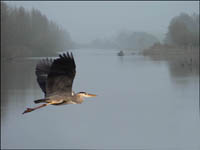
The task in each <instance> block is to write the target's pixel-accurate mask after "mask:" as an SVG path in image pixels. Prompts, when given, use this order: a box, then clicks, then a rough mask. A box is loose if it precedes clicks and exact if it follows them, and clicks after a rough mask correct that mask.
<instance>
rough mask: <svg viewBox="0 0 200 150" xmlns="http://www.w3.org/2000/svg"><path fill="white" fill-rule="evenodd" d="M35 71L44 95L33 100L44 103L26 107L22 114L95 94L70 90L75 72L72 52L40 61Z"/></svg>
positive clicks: (70, 102)
mask: <svg viewBox="0 0 200 150" xmlns="http://www.w3.org/2000/svg"><path fill="white" fill-rule="evenodd" d="M35 73H36V76H37V81H38V84H39V86H40V88H41V89H42V91H43V92H44V95H45V96H44V98H43V99H38V100H35V101H34V102H35V103H36V104H37V103H45V104H43V105H40V106H38V107H35V108H28V109H27V110H26V111H24V112H23V114H24V113H27V112H31V111H33V110H35V109H38V108H41V107H44V106H47V105H49V104H51V105H64V104H81V103H82V102H83V97H93V96H96V95H94V94H88V93H86V92H79V93H74V92H73V91H72V84H73V80H74V77H75V74H76V64H75V61H74V57H73V55H72V53H71V54H69V53H66V54H65V53H63V54H62V55H59V58H57V59H55V60H53V59H48V58H47V59H44V60H42V61H40V62H39V63H38V64H37V66H36V70H35Z"/></svg>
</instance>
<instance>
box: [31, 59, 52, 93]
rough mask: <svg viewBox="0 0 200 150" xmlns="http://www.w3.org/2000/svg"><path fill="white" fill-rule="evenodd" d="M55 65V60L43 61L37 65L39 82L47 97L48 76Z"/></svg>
mask: <svg viewBox="0 0 200 150" xmlns="http://www.w3.org/2000/svg"><path fill="white" fill-rule="evenodd" d="M52 63H53V59H48V58H47V59H43V60H41V61H40V62H39V63H38V64H37V65H36V69H35V74H36V76H37V82H38V84H39V86H40V88H41V89H42V91H43V92H44V94H45V95H46V83H47V76H48V74H49V71H50V67H51V65H52Z"/></svg>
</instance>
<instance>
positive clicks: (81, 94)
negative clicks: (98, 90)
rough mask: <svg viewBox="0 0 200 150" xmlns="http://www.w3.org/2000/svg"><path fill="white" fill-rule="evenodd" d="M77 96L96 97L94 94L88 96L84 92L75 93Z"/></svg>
mask: <svg viewBox="0 0 200 150" xmlns="http://www.w3.org/2000/svg"><path fill="white" fill-rule="evenodd" d="M77 95H78V96H81V97H95V96H97V95H95V94H89V93H86V92H79V93H77Z"/></svg>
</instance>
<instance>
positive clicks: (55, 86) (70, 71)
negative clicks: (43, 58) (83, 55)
mask: <svg viewBox="0 0 200 150" xmlns="http://www.w3.org/2000/svg"><path fill="white" fill-rule="evenodd" d="M75 74H76V64H75V61H74V57H73V55H72V53H71V54H69V53H68V52H67V53H63V54H62V55H61V54H60V55H59V58H57V59H55V60H54V61H53V63H52V65H51V68H50V71H49V74H48V77H47V95H51V94H52V93H57V94H61V93H65V94H67V93H68V94H70V95H71V94H72V84H73V80H74V77H75Z"/></svg>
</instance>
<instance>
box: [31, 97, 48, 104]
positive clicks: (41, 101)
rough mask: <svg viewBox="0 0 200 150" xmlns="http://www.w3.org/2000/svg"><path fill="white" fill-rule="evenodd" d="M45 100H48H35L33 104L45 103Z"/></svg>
mask: <svg viewBox="0 0 200 150" xmlns="http://www.w3.org/2000/svg"><path fill="white" fill-rule="evenodd" d="M46 100H48V99H45V98H43V99H37V100H35V101H34V103H36V104H38V103H45V102H46Z"/></svg>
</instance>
